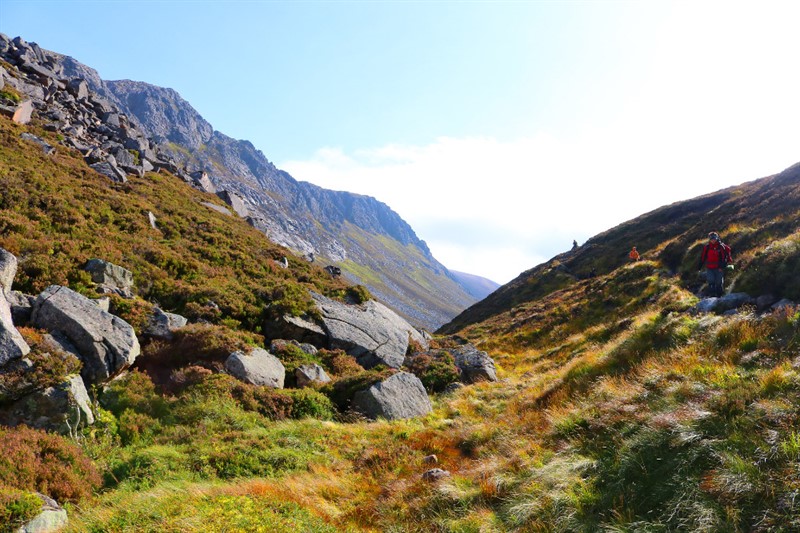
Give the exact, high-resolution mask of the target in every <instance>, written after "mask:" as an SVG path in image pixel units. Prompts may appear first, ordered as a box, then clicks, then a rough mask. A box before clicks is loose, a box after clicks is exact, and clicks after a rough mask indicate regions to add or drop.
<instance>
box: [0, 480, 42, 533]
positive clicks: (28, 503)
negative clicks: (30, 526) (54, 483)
mask: <svg viewBox="0 0 800 533" xmlns="http://www.w3.org/2000/svg"><path fill="white" fill-rule="evenodd" d="M41 508H42V500H40V499H39V497H38V496H36V495H35V494H32V493H30V492H27V491H22V490H18V489H14V488H11V487H8V486H5V485H3V484H2V483H0V533H12V532H13V531H16V530H17V528H18V527H19V526H21V525H22V524H24V523H25V522H28V521H29V520H31V519H32V518H33V517H34V516H36V515H37V514H39V511H40V510H41Z"/></svg>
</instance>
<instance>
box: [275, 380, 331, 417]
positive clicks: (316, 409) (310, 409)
mask: <svg viewBox="0 0 800 533" xmlns="http://www.w3.org/2000/svg"><path fill="white" fill-rule="evenodd" d="M283 393H284V394H286V395H288V396H289V397H290V398H291V399H292V414H291V417H292V418H317V419H319V420H330V419H332V418H333V415H334V412H335V409H334V406H333V402H331V400H330V399H329V398H328V397H327V396H325V395H324V394H322V393H321V392H319V391H316V390H314V389H312V388H308V387H306V388H304V389H287V390H285V391H283Z"/></svg>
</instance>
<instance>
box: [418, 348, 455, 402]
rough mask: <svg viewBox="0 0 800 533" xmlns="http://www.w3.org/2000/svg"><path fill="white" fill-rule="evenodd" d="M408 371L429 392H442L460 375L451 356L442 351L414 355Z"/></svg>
mask: <svg viewBox="0 0 800 533" xmlns="http://www.w3.org/2000/svg"><path fill="white" fill-rule="evenodd" d="M408 369H409V370H410V371H411V372H412V373H413V374H414V375H415V376H417V377H418V378H419V379H420V381H422V384H423V385H424V386H425V389H426V390H427V391H429V392H441V391H443V390H444V389H445V387H447V386H448V385H449V384H450V383H453V382H455V381H458V379H459V375H460V373H461V372H460V371H459V369H458V367H457V366H456V363H455V360H454V359H453V356H452V355H451V354H450V353H449V352H446V351H443V350H442V351H436V352H430V353H419V354H417V355H415V356H414V357H413V359H412V360H411V364H410V365H409V366H408Z"/></svg>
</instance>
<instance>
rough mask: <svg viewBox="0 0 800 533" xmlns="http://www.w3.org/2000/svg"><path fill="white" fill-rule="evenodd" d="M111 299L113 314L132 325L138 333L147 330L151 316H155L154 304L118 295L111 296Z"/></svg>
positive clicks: (110, 308)
mask: <svg viewBox="0 0 800 533" xmlns="http://www.w3.org/2000/svg"><path fill="white" fill-rule="evenodd" d="M110 298H111V305H110V306H109V310H110V311H111V313H112V314H114V315H117V316H118V317H120V318H121V319H122V320H124V321H125V322H127V323H128V324H130V325H131V326H132V327H133V329H134V330H135V331H136V332H137V333H141V332H142V331H144V329H145V328H147V325H148V323H149V322H150V315H152V314H153V304H151V303H149V302H146V301H144V300H142V299H139V298H123V297H121V296H119V295H117V294H112V295H110Z"/></svg>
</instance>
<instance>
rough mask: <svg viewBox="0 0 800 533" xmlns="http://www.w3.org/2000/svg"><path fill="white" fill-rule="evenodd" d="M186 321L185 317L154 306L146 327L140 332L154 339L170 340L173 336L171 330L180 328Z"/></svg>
mask: <svg viewBox="0 0 800 533" xmlns="http://www.w3.org/2000/svg"><path fill="white" fill-rule="evenodd" d="M187 323H188V320H186V317H183V316H181V315H177V314H175V313H167V312H166V311H163V310H161V309H160V308H158V307H154V308H153V314H152V315H150V321H149V323H148V325H147V328H146V329H145V330H144V331H143V332H142V334H143V335H144V336H147V337H152V338H154V339H161V340H165V341H170V340H172V338H173V334H172V332H173V331H174V330H176V329H180V328H182V327H183V326H185V325H186V324H187Z"/></svg>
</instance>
